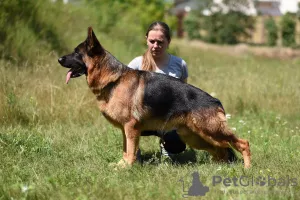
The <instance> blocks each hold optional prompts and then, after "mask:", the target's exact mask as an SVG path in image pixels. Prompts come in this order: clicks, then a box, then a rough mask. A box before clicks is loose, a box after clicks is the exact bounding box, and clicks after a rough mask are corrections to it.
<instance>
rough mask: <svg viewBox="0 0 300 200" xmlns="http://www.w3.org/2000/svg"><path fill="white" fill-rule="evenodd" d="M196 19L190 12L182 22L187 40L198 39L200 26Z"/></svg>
mask: <svg viewBox="0 0 300 200" xmlns="http://www.w3.org/2000/svg"><path fill="white" fill-rule="evenodd" d="M198 20H199V19H198V17H197V16H196V15H195V14H194V13H193V12H191V13H190V14H189V15H188V16H187V17H186V19H185V20H184V30H185V31H186V32H187V35H188V38H189V39H199V38H200V33H199V31H200V26H199V21H198Z"/></svg>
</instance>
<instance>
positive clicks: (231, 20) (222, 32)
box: [201, 11, 254, 44]
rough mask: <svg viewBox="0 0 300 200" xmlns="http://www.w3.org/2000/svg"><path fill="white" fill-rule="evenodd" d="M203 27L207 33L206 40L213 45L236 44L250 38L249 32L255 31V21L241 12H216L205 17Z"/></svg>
mask: <svg viewBox="0 0 300 200" xmlns="http://www.w3.org/2000/svg"><path fill="white" fill-rule="evenodd" d="M203 17H204V18H205V20H203V25H201V27H203V28H204V29H205V30H206V31H207V36H206V37H204V39H205V40H206V41H208V42H211V43H219V44H236V43H238V42H239V39H240V38H248V37H250V34H249V30H251V29H253V24H254V19H253V18H252V17H250V16H247V15H245V14H243V13H242V12H239V11H229V12H228V13H226V14H223V13H222V11H219V12H215V13H213V14H211V15H210V16H203Z"/></svg>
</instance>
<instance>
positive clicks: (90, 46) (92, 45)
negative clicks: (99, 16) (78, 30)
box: [86, 27, 103, 55]
mask: <svg viewBox="0 0 300 200" xmlns="http://www.w3.org/2000/svg"><path fill="white" fill-rule="evenodd" d="M86 46H87V50H88V52H89V53H90V54H91V55H95V54H97V53H98V54H100V53H101V52H103V48H102V46H101V44H100V42H99V41H98V39H97V37H96V35H95V33H94V31H93V28H92V27H89V28H88V35H87V38H86Z"/></svg>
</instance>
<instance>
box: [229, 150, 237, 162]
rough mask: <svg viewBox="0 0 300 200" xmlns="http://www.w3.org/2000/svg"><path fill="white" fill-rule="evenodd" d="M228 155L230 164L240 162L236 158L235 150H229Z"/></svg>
mask: <svg viewBox="0 0 300 200" xmlns="http://www.w3.org/2000/svg"><path fill="white" fill-rule="evenodd" d="M227 153H228V162H229V163H235V162H237V161H238V157H237V156H236V154H235V152H234V150H233V149H232V148H230V147H229V148H227Z"/></svg>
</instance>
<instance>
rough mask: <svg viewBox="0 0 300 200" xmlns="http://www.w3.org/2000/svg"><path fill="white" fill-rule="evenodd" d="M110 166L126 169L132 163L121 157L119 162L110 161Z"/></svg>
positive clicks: (116, 168)
mask: <svg viewBox="0 0 300 200" xmlns="http://www.w3.org/2000/svg"><path fill="white" fill-rule="evenodd" d="M109 167H112V168H113V169H114V170H120V169H126V168H129V167H131V165H130V164H128V163H127V162H126V161H125V160H124V159H121V160H120V161H119V162H117V163H110V164H109Z"/></svg>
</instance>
